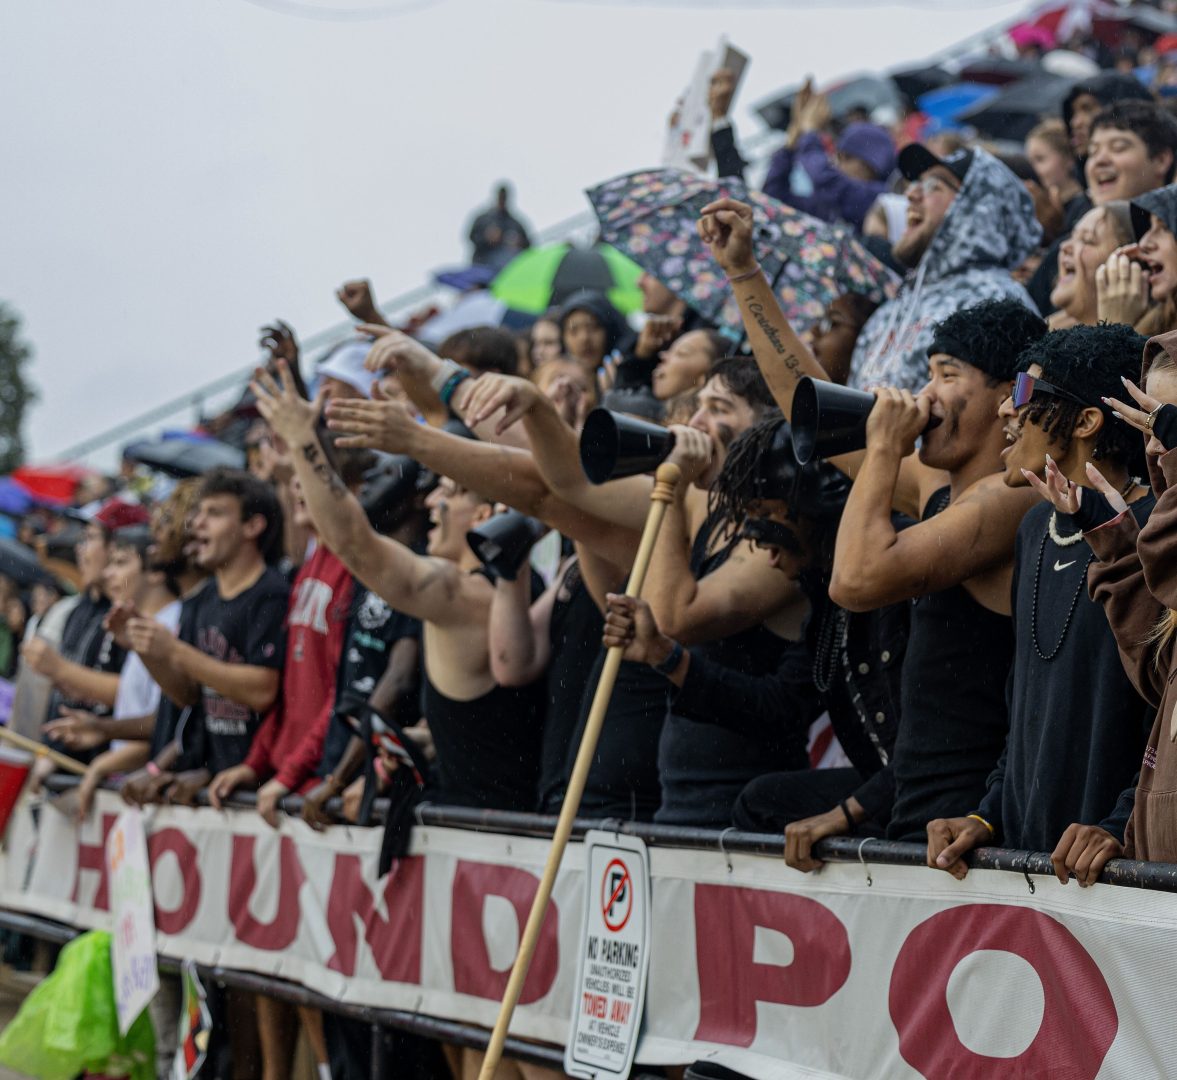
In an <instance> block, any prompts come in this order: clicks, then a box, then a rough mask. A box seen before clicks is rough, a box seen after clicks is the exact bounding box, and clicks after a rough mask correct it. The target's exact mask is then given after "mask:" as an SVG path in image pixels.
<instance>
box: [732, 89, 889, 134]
mask: <svg viewBox="0 0 1177 1080" xmlns="http://www.w3.org/2000/svg"><path fill="white" fill-rule="evenodd" d="M822 93H823V94H825V95H826V97H827V98H828V99H829V102H830V112H831V113H832V114H833V115H834V117H835V118H838V117H842V116H845V115H846V114H847V113H848V112H850V111H852V110H853V109H863V110H865V111H866V112H867V113H868V114H869V113H872V112H874V110H875V109H877V108H878V107H879V106H880V105H890V106H891V107H892V108H894V109H895V110H896V112H898V111H899V109H900V107H901V106H902V104H903V102H902V100H901V96H900V93H899V88H898V87H897V86H896V85H895V83H893V82H892V81H891V80H890V79H889V78H886V77H885V76H882V75H859V76H856V77H855V78H852V79H847V80H846V81H845V82H842V83H836V84H834V85H833V86H831V87H828V88H827V89H825V90H823V91H822ZM796 96H797V90H796V89H794V90H789V91H786V92H785V93H783V94H777V95H774V96H773V97H771V98H768V99H766V100H765V101H763V102H761V103H760V104H759V105H756V106H755V109H756V111H757V113H759V114H760V118H761V119H762V120H763V121H764V122H765V123H766V124H767V125H768V126H769V127H771V128H776V129H777V130H778V131H785V130H787V129H788V127H789V118H790V117H791V116H792V114H793V99H794V98H795V97H796Z"/></svg>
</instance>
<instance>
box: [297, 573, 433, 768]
mask: <svg viewBox="0 0 1177 1080" xmlns="http://www.w3.org/2000/svg"><path fill="white" fill-rule="evenodd" d="M420 637H421V623H420V621H419V620H418V619H414V618H413V617H412V616H410V615H405V614H404V613H403V612H400V611H397V610H396V609H395V608H391V607H389V606H388V604H387V603H386V602H385V601H384V600H382V599H381V598H380V597H379V596H377V595H376V594H375V593H374V592H372V591H371V590H370V589H365V588H364V587H363V586H362V585H359V584H358V583H357V585H356V588H355V589H354V590H353V591H352V607H351V612H350V614H349V616H348V627H347V638H346V641H345V643H344V646H343V657H342V659H341V661H340V664H339V679H338V683H337V686H336V693H335V708H334V710H333V711H332V713H331V723H330V724H329V725H328V727H327V739H326V742H325V743H324V744H323V757H322V760H321V761H320V763H319V773H318V774H319V776H327V775H328V774H329V773H330V772H331V771H332V770H333V769H334V768H335V766H336V765H338V764H339V759H340V758H341V757H342V756H343V752H344V750H346V749H347V744H348V742H349V741H350V739H351V737H352V735H353V734H354V732H353V730H352V727H351V725H350V724H349V723H348V722H347V720H346V717H347V716H348V715H351V714H353V713H354V710H356V709H358V708H359V707H360V706H361V705H363V704H364V703H365V702H367V700H368V698H369V697H371V695H372V691H373V690H374V689H375V688H376V684H377V683H378V682H379V681H380V678H381V676H382V675H383V674H384V672H385V671H386V670H387V669H388V659H389V656H390V655H391V653H392V647H393V646H394V645H395V644H396V643H397V642H398V641H400V640H401V638H418V639H419V638H420Z"/></svg>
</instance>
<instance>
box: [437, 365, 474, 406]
mask: <svg viewBox="0 0 1177 1080" xmlns="http://www.w3.org/2000/svg"><path fill="white" fill-rule="evenodd" d="M468 378H470V372H468V371H467V370H466V369H465V368H458V370H457V371H455V372H454V373H453V374H452V375H451V376H450V377H449V378H448V379H446V381H445V385H444V386H443V387H442V388H441V390H440V391H439V392H438V397H440V398H441V403H442V404H443V405H444V406H445V407H446V408H447V409H448V408H449V404H450V398H452V397H453V396H454V391H455V390H457V388H458V387H459V386H461V385H462V383H464V382H465V381H466V380H467V379H468Z"/></svg>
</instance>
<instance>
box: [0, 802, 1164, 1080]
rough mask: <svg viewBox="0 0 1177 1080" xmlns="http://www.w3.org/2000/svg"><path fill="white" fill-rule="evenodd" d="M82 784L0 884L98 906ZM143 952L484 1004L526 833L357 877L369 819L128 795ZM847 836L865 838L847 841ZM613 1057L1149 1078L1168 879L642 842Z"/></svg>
mask: <svg viewBox="0 0 1177 1080" xmlns="http://www.w3.org/2000/svg"><path fill="white" fill-rule="evenodd" d="M119 810H120V804H119V803H118V802H117V800H116V799H115V798H114V796H112V795H110V794H108V793H103V794H101V795H100V796H99V799H98V800H97V809H96V812H95V813H94V814H93V815H92V817H91V819H90V820H89V821H88V822H87V823H86V824H85V825H83V826H81V827H78V826H76V825H75V824H74V823H73V822H72V821H71V820H69V819H67V818H66V817H65V816H63V815H62V814H60V813H59V812H57V811H56V810H53V809H51V808H42V809H41V823H40V832H39V834H38V831H37V829H36V827H35V826H34V822H33V817H32V815H31V813H30V807H29V804H28V803H27V802H24V803H22V804H21V806H19V807H18V809H17V811H16V812H15V813H14V815H13V819H12V821H11V823H10V825H9V829H8V833H7V836H6V840H5V846H6V851H5V854H4V857H3V861H2V862H0V904H3V906H5V907H8V908H10V909H14V910H18V911H25V912H30V913H33V914H36V915H42V916H47V917H50V918H56V919H60V920H63V921H65V922H68V923H72V924H74V925H77V926H83V927H90V926H103V927H105V928H109V925H110V917H109V912H108V907H109V881H108V880H107V877H106V869H105V860H104V859H103V844H104V841H105V833H106V832H107V831H109V829H110V828H111V826H112V825H113V823H114V820H115V818H116V817H117V815H118V813H119ZM144 824H145V827H146V830H147V834H148V841H147V842H148V851H149V854H150V859H151V864H152V873H153V884H154V890H155V905H156V927H157V941H158V946H159V949H160V951H161V952H162V953H164V954H166V955H169V956H173V957H192V958H194V959H195V960H197V961H198V962H200V963H205V964H224V965H226V966H230V967H236V968H241V969H247V970H251V971H258V972H265V973H269V974H273V975H278V976H282V977H283V978H287V979H293V980H296V981H298V982H301V983H303V984H305V985H307V986H309V987H312V988H314V989H315V990H317V991H319V992H321V993H325V994H327V995H329V996H332V997H335V998H338V999H340V1000H344V1001H352V1002H357V1003H363V1004H370V1005H375V1006H383V1007H389V1008H397V1009H407V1010H410V1011H416V1012H421V1013H427V1014H430V1015H433V1016H439V1017H446V1018H451V1019H456V1020H461V1021H466V1022H473V1023H478V1024H483V1025H485V1026H487V1027H490V1026H492V1025H493V1022H494V1019H495V1015H496V1012H497V1007H498V999H499V996H500V995H501V993H502V991H503V989H504V987H505V985H506V981H507V974H508V970H509V968H510V965H511V961H512V958H513V955H514V951H515V947H516V945H517V942H518V939H519V933H520V929H521V927H522V925H523V923H524V921H525V920H526V916H527V911H528V907H529V905H530V903H531V898H532V896H533V895H534V891H535V888H536V885H537V883H538V880H539V876H540V873H541V870H542V866H543V860H544V855H545V852H546V850H547V842H546V841H544V840H535V839H526V838H520V837H515V836H502V835H493V834H486V833H472V832H467V831H463V830H456V829H439V828H422V829H417V830H415V832H414V839H413V848H412V852H413V853H412V856H411V857H410V858H408V859H404V860H402V861H401V862H400V863H399V864H397V866H396V867H395V868H394V870H393V872H392V873H391V874H389V875H388V876H387V877H386V878H385V879H382V880H380V881H376V878H375V865H376V857H377V852H378V849H379V846H380V834H379V832H378V831H377V830H366V829H357V828H352V829H348V828H344V827H337V828H333V829H330V830H328V831H327V832H325V833H315V832H312V831H311V830H310V829H309V828H307V827H305V826H304V825H303V824H302V823H301V822H300V821H295V820H284V821H283V822H282V826H281V829H280V830H279V831H274V830H272V829H270V828H269V826H267V825H266V824H265V823H264V822H263V821H262V820H261V819H260V818H259V817H258V816H257V814H255V813H251V812H244V811H227V812H217V811H213V810H207V809H206V810H184V809H171V808H161V809H158V810H156V811H154V812H149V813H148V814H147V815H145V819H144ZM867 852H868V857H869V847H868V849H867ZM583 861H584V852H583V849H582V847H581V845H579V844H573V845H570V847H569V849H568V853H567V856H566V858H565V865H564V870H563V872H562V873H561V875H560V878H559V880H558V881H557V883H556V888H555V892H554V894H553V901H554V903H553V906H552V908H551V909H550V912H549V915H548V918H547V921H546V923H545V924H544V927H543V930H542V932H541V935H540V942H539V947H538V949H537V952H536V957H535V960H534V962H533V964H532V968H531V973H530V975H529V977H528V980H527V983H526V985H525V987H524V990H523V994H522V998H521V1001H520V1008H519V1009H518V1010H517V1012H516V1014H515V1021H514V1023H513V1025H512V1033H513V1034H515V1035H519V1036H523V1037H528V1038H532V1039H538V1040H544V1041H548V1042H552V1043H556V1044H559V1045H563V1043H564V1041H565V1039H566V1037H567V1032H568V1018H569V1015H570V1013H571V1006H572V998H571V995H572V993H573V984H574V982H575V976H576V957H577V948H578V944H577V939H578V934H579V931H580V928H581V920H582V914H583V913H582V904H583V902H584V895H585V885H584V882H583V880H582V875H583ZM650 872H651V877H652V891H653V907H652V911H651V930H652V940H651V947H650V973H649V989H648V993H647V999H646V1010H645V1027H644V1031H643V1036H642V1039H641V1043H640V1045H639V1049H638V1061H639V1062H641V1063H645V1064H658V1063H665V1064H673V1063H682V1062H689V1061H693V1060H695V1059H697V1058H701V1057H714V1058H715V1059H716V1060H718V1061H721V1062H723V1063H724V1064H728V1065H730V1066H732V1067H734V1068H736V1069H739V1070H740V1071H742V1072H745V1073H747V1074H748V1075H750V1076H753V1077H758V1078H760V1077H763V1078H769V1077H774V1078H776V1077H783V1078H792V1077H798V1078H800V1077H806V1078H813V1077H848V1078H855V1080H901V1078H915V1077H920V1076H923V1077H926V1078H928V1080H940V1078H943V1080H948V1078H952V1080H1006V1078H1009V1080H1013V1078H1031V1077H1045V1076H1050V1077H1052V1078H1062V1077H1066V1078H1068V1080H1088V1078H1094V1077H1101V1078H1112V1077H1117V1078H1118V1077H1123V1078H1125V1080H1138V1078H1141V1077H1164V1076H1169V1075H1172V1073H1173V1063H1174V1062H1175V1061H1177V1025H1174V1023H1173V1022H1172V1017H1173V1016H1174V1006H1175V1005H1177V980H1175V979H1174V977H1173V972H1174V971H1175V970H1177V933H1175V931H1177V896H1174V895H1171V894H1166V893H1159V892H1148V891H1145V890H1139V889H1129V888H1122V887H1117V886H1110V885H1096V886H1094V887H1092V888H1089V889H1080V888H1079V887H1078V886H1077V885H1075V884H1074V883H1072V884H1070V885H1066V886H1063V885H1060V884H1059V883H1058V882H1057V881H1054V880H1053V879H1049V878H1036V879H1035V883H1036V891H1035V892H1034V893H1033V894H1031V892H1030V890H1029V888H1028V886H1027V882H1026V879H1025V877H1023V876H1022V875H1021V874H1015V873H1004V872H999V871H986V870H975V871H973V872H971V873H970V874H969V876H968V878H967V880H966V881H964V882H958V881H956V880H955V879H953V878H951V877H949V876H948V875H947V874H943V873H940V872H939V871H934V870H927V869H922V868H911V867H893V866H871V867H870V868H869V880H868V872H867V870H866V869H864V867H863V866H860V865H858V864H830V865H827V866H826V867H825V869H823V870H822V871H821V872H820V873H817V874H811V875H805V874H800V873H796V872H793V871H791V870H789V869H788V868H787V867H786V866H785V865H784V863H783V862H782V861H781V860H780V859H779V858H766V857H756V856H743V855H733V856H730V857H725V856H724V855H723V854H722V853H721V852H719V851H718V850H715V851H685V850H672V849H659V848H657V847H654V848H652V849H651V851H650Z"/></svg>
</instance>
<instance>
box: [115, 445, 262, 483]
mask: <svg viewBox="0 0 1177 1080" xmlns="http://www.w3.org/2000/svg"><path fill="white" fill-rule="evenodd" d="M123 457H124V458H129V459H130V460H131V461H137V462H139V463H140V464H142V465H146V466H148V467H149V468H152V469H156V470H157V471H159V472H162V473H167V475H168V476H176V477H180V478H181V479H183V478H184V477H188V476H201V475H203V474H204V473H206V472H208V471H209V470H210V469H216V468H218V467H224V468H229V469H244V468H245V451H244V450H238V449H237V447H235V446H230V445H229V444H228V443H223V442H218V441H217V440H216V439H152V440H148V441H145V442H138V443H131V444H130V445H129V446H126V447H124V448H123Z"/></svg>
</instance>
